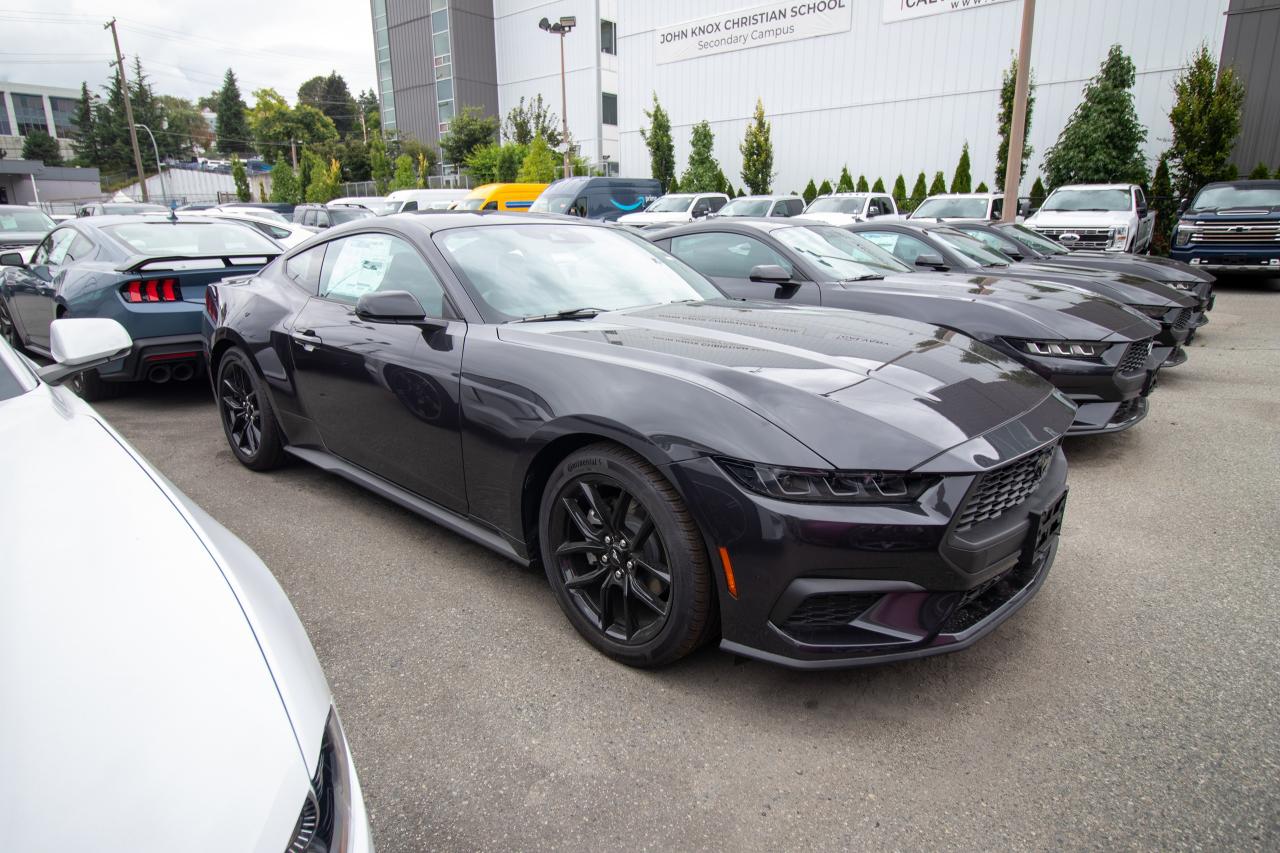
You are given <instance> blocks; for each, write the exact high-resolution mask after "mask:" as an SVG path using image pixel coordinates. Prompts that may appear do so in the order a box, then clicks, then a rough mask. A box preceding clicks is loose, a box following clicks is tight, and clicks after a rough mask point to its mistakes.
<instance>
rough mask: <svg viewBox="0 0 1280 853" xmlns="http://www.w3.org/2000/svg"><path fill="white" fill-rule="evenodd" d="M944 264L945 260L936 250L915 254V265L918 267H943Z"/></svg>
mask: <svg viewBox="0 0 1280 853" xmlns="http://www.w3.org/2000/svg"><path fill="white" fill-rule="evenodd" d="M946 265H947V262H946V261H944V260H943V259H942V255H939V254H938V253H937V252H921V253H920V254H919V255H917V256H916V266H918V267H945V266H946Z"/></svg>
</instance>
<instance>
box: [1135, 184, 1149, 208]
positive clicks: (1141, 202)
mask: <svg viewBox="0 0 1280 853" xmlns="http://www.w3.org/2000/svg"><path fill="white" fill-rule="evenodd" d="M1133 201H1134V204H1135V206H1136V207H1137V208H1138V209H1141V208H1144V207H1146V206H1147V197H1146V196H1145V195H1143V194H1142V187H1134V188H1133Z"/></svg>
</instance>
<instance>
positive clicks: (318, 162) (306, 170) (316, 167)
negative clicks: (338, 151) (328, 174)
mask: <svg viewBox="0 0 1280 853" xmlns="http://www.w3.org/2000/svg"><path fill="white" fill-rule="evenodd" d="M324 168H325V166H324V158H322V157H321V156H320V155H319V154H317V153H316V152H315V151H313V150H312V149H310V148H304V149H302V154H301V155H300V156H299V157H298V195H299V196H300V197H301V200H302V201H307V200H308V199H307V192H308V190H309V189H310V188H311V183H312V182H313V181H317V180H321V179H322V176H321V173H322V172H323V171H324Z"/></svg>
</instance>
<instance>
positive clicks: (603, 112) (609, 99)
mask: <svg viewBox="0 0 1280 853" xmlns="http://www.w3.org/2000/svg"><path fill="white" fill-rule="evenodd" d="M600 122H601V124H612V125H617V123H618V96H617V95H611V94H609V93H608V92H601V93H600Z"/></svg>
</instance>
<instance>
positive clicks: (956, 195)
mask: <svg viewBox="0 0 1280 853" xmlns="http://www.w3.org/2000/svg"><path fill="white" fill-rule="evenodd" d="M930 198H983V199H993V198H1004V193H934V194H933V195H931V196H929V198H926V199H925V201H928V200H929V199H930ZM922 203H923V202H922Z"/></svg>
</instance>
